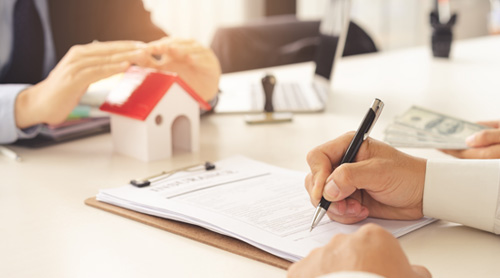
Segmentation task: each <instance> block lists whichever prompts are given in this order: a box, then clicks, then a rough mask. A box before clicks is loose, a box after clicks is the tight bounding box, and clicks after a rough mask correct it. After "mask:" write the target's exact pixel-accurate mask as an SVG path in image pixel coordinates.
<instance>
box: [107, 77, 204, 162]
mask: <svg viewBox="0 0 500 278" xmlns="http://www.w3.org/2000/svg"><path fill="white" fill-rule="evenodd" d="M200 107H201V108H203V109H205V110H209V109H210V108H211V107H210V105H209V104H208V103H207V102H205V101H204V100H203V99H202V98H201V97H200V96H199V95H197V94H196V93H195V92H194V91H193V89H191V88H190V87H189V86H188V85H187V84H186V83H185V82H184V81H183V80H182V79H180V78H179V76H177V74H175V73H168V72H159V71H156V70H154V69H147V68H140V67H131V68H130V69H129V70H128V71H127V72H126V73H125V74H124V76H123V79H122V80H121V81H120V82H119V83H118V84H117V86H116V87H115V88H114V89H113V90H112V91H111V92H110V93H109V95H108V97H107V99H106V101H105V102H104V103H103V104H102V105H101V107H100V109H101V110H103V111H106V112H109V113H111V135H112V138H113V144H114V149H115V151H116V152H118V153H121V154H124V155H127V156H131V157H134V158H137V159H140V160H143V161H154V160H161V159H165V158H168V157H170V156H172V153H173V150H174V149H175V150H177V149H178V150H185V151H191V152H196V151H198V150H199V138H200V134H199V133H200Z"/></svg>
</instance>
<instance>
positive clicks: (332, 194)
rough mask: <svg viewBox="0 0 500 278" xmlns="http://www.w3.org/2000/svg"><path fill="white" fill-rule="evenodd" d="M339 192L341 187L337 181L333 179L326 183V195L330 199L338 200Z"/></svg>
mask: <svg viewBox="0 0 500 278" xmlns="http://www.w3.org/2000/svg"><path fill="white" fill-rule="evenodd" d="M339 193H340V190H339V187H338V186H337V185H336V184H335V182H334V181H333V180H331V181H329V182H328V183H327V184H326V185H325V195H326V196H327V197H328V198H329V199H331V200H336V198H337V196H338V195H339Z"/></svg>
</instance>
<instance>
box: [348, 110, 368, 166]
mask: <svg viewBox="0 0 500 278" xmlns="http://www.w3.org/2000/svg"><path fill="white" fill-rule="evenodd" d="M375 116H376V115H375V112H374V111H373V110H372V109H369V110H368V113H366V116H365V118H364V119H363V121H362V122H361V126H360V127H359V128H358V130H357V131H356V134H354V138H353V139H352V140H351V143H350V144H349V147H348V148H347V151H346V152H345V155H344V157H343V158H342V160H341V161H340V164H344V163H351V162H353V161H354V158H355V157H356V155H357V154H358V150H359V148H360V147H361V144H363V141H364V139H365V138H364V137H365V134H366V133H367V132H368V130H370V126H371V125H372V123H373V120H374V119H375Z"/></svg>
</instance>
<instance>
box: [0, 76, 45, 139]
mask: <svg viewBox="0 0 500 278" xmlns="http://www.w3.org/2000/svg"><path fill="white" fill-rule="evenodd" d="M28 86H29V85H27V84H5V85H1V86H0V144H6V143H12V142H14V141H16V140H17V139H20V138H32V137H35V136H36V135H37V134H38V133H39V131H40V128H41V126H40V125H37V126H33V127H29V128H26V129H19V128H17V126H16V118H15V107H16V98H17V96H18V95H19V93H20V92H22V91H23V90H24V89H26V88H27V87H28Z"/></svg>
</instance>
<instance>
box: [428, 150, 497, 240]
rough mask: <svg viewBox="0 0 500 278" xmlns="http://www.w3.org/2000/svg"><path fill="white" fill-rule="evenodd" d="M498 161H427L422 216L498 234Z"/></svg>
mask: <svg viewBox="0 0 500 278" xmlns="http://www.w3.org/2000/svg"><path fill="white" fill-rule="evenodd" d="M499 188H500V160H486V159H484V160H472V159H456V160H455V159H448V160H432V159H429V160H428V161H427V170H426V174H425V185H424V198H423V211H424V215H425V216H429V217H434V218H439V219H443V220H447V221H451V222H457V223H460V224H464V225H467V226H470V227H474V228H477V229H481V230H485V231H489V232H493V233H495V234H500V211H499V205H498V203H499V193H500V190H499Z"/></svg>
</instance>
